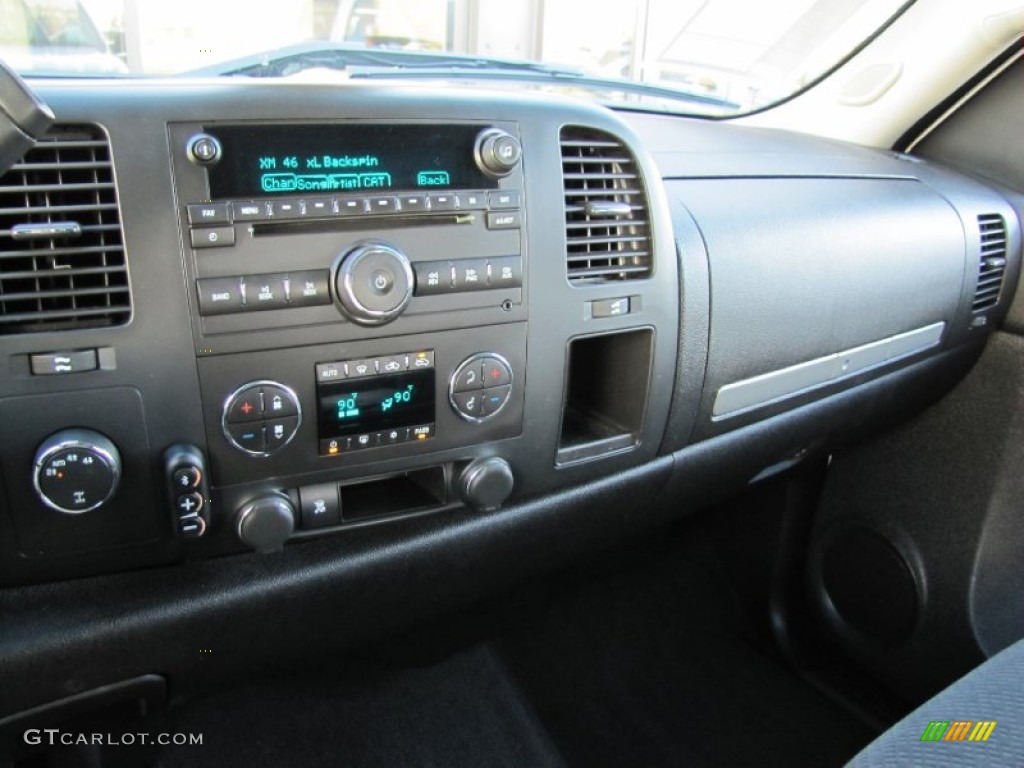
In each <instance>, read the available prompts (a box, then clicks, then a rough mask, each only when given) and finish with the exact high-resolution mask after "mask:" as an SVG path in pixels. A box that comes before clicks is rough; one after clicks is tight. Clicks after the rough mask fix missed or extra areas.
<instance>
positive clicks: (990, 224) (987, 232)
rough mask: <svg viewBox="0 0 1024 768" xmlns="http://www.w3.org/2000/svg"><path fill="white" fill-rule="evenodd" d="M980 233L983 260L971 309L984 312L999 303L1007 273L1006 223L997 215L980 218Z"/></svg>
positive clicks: (979, 267)
mask: <svg viewBox="0 0 1024 768" xmlns="http://www.w3.org/2000/svg"><path fill="white" fill-rule="evenodd" d="M978 231H979V233H980V234H981V254H980V256H981V258H980V261H979V263H978V286H977V288H975V289H974V303H973V304H972V305H971V309H972V310H973V311H975V312H984V311H985V310H986V309H991V308H992V307H994V306H995V305H996V304H997V303H998V302H999V291H1000V290H1002V287H1003V275H1004V273H1005V272H1006V222H1005V221H1003V217H1002V216H1000V215H999V214H995V213H987V214H983V215H981V216H979V217H978Z"/></svg>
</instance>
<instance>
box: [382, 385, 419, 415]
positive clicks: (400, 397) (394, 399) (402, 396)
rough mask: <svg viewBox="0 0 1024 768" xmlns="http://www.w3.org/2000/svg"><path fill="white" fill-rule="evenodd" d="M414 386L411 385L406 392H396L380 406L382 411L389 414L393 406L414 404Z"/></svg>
mask: <svg viewBox="0 0 1024 768" xmlns="http://www.w3.org/2000/svg"><path fill="white" fill-rule="evenodd" d="M412 391H413V385H412V384H410V385H409V386H407V387H406V388H405V390H404V391H398V392H395V394H393V395H392V396H391V397H389V398H386V399H385V400H383V401H382V402H381V404H380V409H381V411H383V412H385V413H387V412H388V411H390V410H391V407H392V406H393V405H399V404H401V403H409V402H412Z"/></svg>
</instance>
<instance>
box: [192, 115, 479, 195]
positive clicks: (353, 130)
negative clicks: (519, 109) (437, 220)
mask: <svg viewBox="0 0 1024 768" xmlns="http://www.w3.org/2000/svg"><path fill="white" fill-rule="evenodd" d="M479 132H480V127H479V126H475V125H431V124H417V125H410V124H405V123H403V124H389V123H379V124H378V123H374V124H370V123H345V124H331V125H327V124H318V125H252V126H243V125H226V126H210V127H209V133H210V134H212V135H213V136H215V137H216V138H217V139H218V140H219V141H220V143H221V147H222V149H223V153H222V157H221V159H220V161H219V162H217V164H216V165H213V166H211V167H210V169H209V180H210V195H211V197H212V198H213V199H214V200H219V199H224V198H236V197H250V198H251V197H268V196H274V195H310V196H315V195H320V194H335V193H344V192H370V193H378V194H380V193H386V192H387V191H388V190H406V191H430V190H443V189H494V188H496V187H497V186H498V182H497V181H496V180H495V179H492V178H491V177H489V176H487V175H485V174H484V173H483V172H482V171H481V170H480V169H479V168H477V166H476V162H475V161H474V158H473V148H474V145H475V142H476V137H477V134H478V133H479Z"/></svg>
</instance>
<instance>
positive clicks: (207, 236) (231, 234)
mask: <svg viewBox="0 0 1024 768" xmlns="http://www.w3.org/2000/svg"><path fill="white" fill-rule="evenodd" d="M189 240H190V241H191V243H192V247H193V248H196V249H199V248H224V247H226V246H229V245H234V244H235V228H234V227H202V228H200V229H193V230H191V231H190V232H189Z"/></svg>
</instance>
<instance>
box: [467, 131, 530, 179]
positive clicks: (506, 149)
mask: <svg viewBox="0 0 1024 768" xmlns="http://www.w3.org/2000/svg"><path fill="white" fill-rule="evenodd" d="M473 154H474V156H475V159H476V164H477V167H478V168H479V169H480V170H481V171H483V172H484V173H486V174H487V175H488V176H495V177H498V178H500V177H502V176H508V175H509V174H510V173H512V171H514V170H515V167H516V166H517V165H519V159H520V158H521V157H522V156H523V148H522V146H521V145H520V144H519V139H517V138H516V137H515V136H513V135H512V134H511V133H509V132H508V131H503V130H501V129H500V128H488V129H486V130H484V131H481V132H480V135H479V136H477V137H476V146H475V147H474V150H473Z"/></svg>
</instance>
